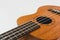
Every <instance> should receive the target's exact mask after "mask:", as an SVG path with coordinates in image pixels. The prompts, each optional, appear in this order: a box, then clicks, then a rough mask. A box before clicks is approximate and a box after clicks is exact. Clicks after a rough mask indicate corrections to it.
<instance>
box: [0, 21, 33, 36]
mask: <svg viewBox="0 0 60 40" xmlns="http://www.w3.org/2000/svg"><path fill="white" fill-rule="evenodd" d="M31 23H32V22H31V21H30V22H28V23H25V24H23V25H21V27H16V28H14V29H12V30H10V31H7V32H5V33H3V34H1V35H0V37H1V36H2V37H5V36H8V35H10V34H11V33H13V32H15V31H18V30H19V29H22V28H24V27H25V26H28V25H29V24H31Z"/></svg>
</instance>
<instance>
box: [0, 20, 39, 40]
mask: <svg viewBox="0 0 60 40" xmlns="http://www.w3.org/2000/svg"><path fill="white" fill-rule="evenodd" d="M38 28H40V26H39V25H37V24H36V23H34V22H32V21H29V22H27V23H25V24H23V25H21V26H19V27H16V28H14V29H12V30H10V31H7V32H5V33H3V34H1V35H0V39H1V40H7V39H8V40H14V39H15V40H17V39H18V38H21V37H23V36H25V35H27V34H28V33H30V32H32V31H34V30H36V29H38Z"/></svg>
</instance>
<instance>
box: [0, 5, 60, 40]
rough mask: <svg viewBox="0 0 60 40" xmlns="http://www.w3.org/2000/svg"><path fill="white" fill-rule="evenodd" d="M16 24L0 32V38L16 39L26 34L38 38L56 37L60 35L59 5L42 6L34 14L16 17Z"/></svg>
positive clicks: (49, 39) (6, 39) (0, 39)
mask: <svg viewBox="0 0 60 40" xmlns="http://www.w3.org/2000/svg"><path fill="white" fill-rule="evenodd" d="M17 24H18V27H16V28H14V29H12V30H9V31H7V32H5V33H3V34H0V40H17V39H18V38H22V37H23V36H25V35H27V34H30V35H32V36H34V37H36V38H38V39H46V40H54V39H57V38H58V37H60V6H51V5H46V6H42V7H40V8H38V10H37V12H36V13H35V14H32V15H27V16H23V17H20V18H18V20H17Z"/></svg>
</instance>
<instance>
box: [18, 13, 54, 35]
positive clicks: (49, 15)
mask: <svg viewBox="0 0 60 40" xmlns="http://www.w3.org/2000/svg"><path fill="white" fill-rule="evenodd" d="M48 16H49V17H52V16H54V15H50V14H49V15H48ZM18 35H19V34H18Z"/></svg>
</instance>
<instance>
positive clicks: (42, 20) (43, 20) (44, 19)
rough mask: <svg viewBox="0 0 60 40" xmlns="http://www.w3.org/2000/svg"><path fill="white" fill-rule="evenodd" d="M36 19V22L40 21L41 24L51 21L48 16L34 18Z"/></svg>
mask: <svg viewBox="0 0 60 40" xmlns="http://www.w3.org/2000/svg"><path fill="white" fill-rule="evenodd" d="M36 21H37V22H38V23H42V24H50V23H51V22H52V19H50V18H48V17H44V16H40V17H38V18H37V19H36Z"/></svg>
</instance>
